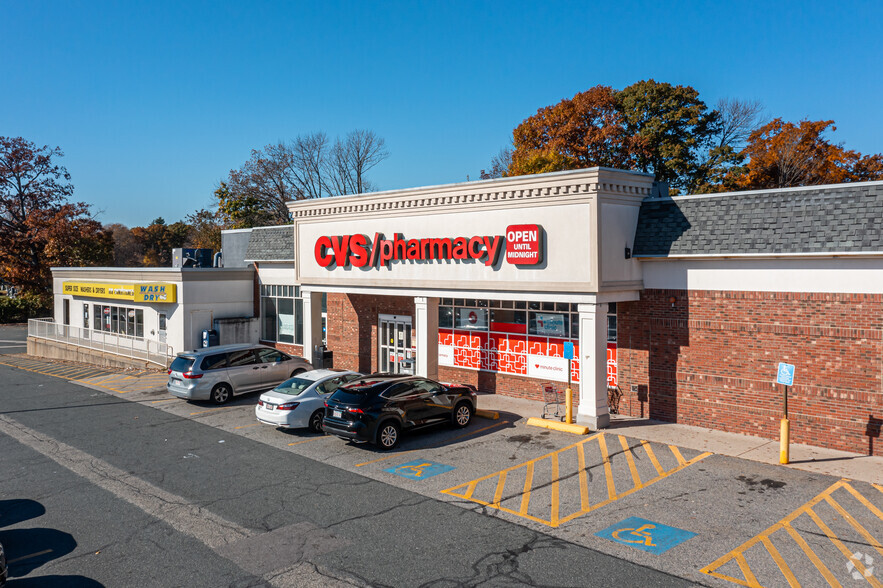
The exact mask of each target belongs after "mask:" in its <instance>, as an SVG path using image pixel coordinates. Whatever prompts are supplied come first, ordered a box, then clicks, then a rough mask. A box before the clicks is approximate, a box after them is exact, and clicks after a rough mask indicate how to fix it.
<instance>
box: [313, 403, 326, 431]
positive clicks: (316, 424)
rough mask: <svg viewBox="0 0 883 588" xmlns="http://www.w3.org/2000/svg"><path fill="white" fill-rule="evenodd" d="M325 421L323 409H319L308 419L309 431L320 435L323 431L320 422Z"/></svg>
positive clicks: (323, 428)
mask: <svg viewBox="0 0 883 588" xmlns="http://www.w3.org/2000/svg"><path fill="white" fill-rule="evenodd" d="M324 420H325V409H324V408H320V409H319V410H317V411H316V412H314V413H313V414H312V416H311V417H310V430H311V431H313V432H315V433H322V432H324V431H325V427H324V426H323V425H322V421H324Z"/></svg>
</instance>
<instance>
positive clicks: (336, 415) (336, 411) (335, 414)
mask: <svg viewBox="0 0 883 588" xmlns="http://www.w3.org/2000/svg"><path fill="white" fill-rule="evenodd" d="M331 414H332V415H333V416H334V418H336V419H340V418H343V413H342V412H340V411H339V410H332V411H331Z"/></svg>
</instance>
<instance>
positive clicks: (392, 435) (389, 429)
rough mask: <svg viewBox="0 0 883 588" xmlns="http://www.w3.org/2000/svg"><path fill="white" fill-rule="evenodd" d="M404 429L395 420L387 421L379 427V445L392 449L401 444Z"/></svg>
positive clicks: (382, 447)
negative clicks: (400, 439) (400, 438)
mask: <svg viewBox="0 0 883 588" xmlns="http://www.w3.org/2000/svg"><path fill="white" fill-rule="evenodd" d="M401 433H402V429H401V427H399V426H398V424H396V422H395V421H386V422H385V423H382V424H381V425H380V427H379V428H378V429H377V445H379V446H380V448H381V449H384V450H388V449H392V448H393V447H395V446H396V445H398V444H399V437H401Z"/></svg>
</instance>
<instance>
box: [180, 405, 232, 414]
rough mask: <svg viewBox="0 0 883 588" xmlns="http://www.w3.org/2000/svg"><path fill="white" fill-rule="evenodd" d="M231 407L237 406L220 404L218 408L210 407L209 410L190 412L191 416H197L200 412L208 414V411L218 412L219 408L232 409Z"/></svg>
mask: <svg viewBox="0 0 883 588" xmlns="http://www.w3.org/2000/svg"><path fill="white" fill-rule="evenodd" d="M231 408H236V407H235V406H219V407H217V408H209V409H207V410H200V411H197V412H191V413H190V416H196V415H198V414H206V413H209V412H217V411H219V410H230V409H231Z"/></svg>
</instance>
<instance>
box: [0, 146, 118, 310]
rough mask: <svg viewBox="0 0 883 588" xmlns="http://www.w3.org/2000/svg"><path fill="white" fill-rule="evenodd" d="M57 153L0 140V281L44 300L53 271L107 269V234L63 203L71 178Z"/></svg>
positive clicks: (81, 206)
mask: <svg viewBox="0 0 883 588" xmlns="http://www.w3.org/2000/svg"><path fill="white" fill-rule="evenodd" d="M62 156H63V154H62V152H61V150H60V149H58V148H57V147H56V148H54V149H52V148H49V147H48V146H43V147H37V146H36V145H35V144H34V143H32V142H30V141H27V140H25V139H23V138H21V137H16V138H9V137H0V277H2V278H3V279H4V280H5V281H7V282H9V283H10V284H12V285H14V286H16V287H18V288H20V289H21V290H22V291H23V292H25V293H30V294H35V295H38V296H43V297H48V295H49V294H50V293H51V292H52V274H51V271H50V269H49V268H50V267H52V266H90V265H107V264H109V263H110V261H111V260H112V259H113V241H112V237H111V234H110V232H109V231H106V230H104V228H103V227H102V226H101V223H99V222H98V221H95V220H94V219H92V218H91V217H90V216H89V207H88V205H86V204H85V203H82V202H76V203H71V202H68V200H67V199H68V197H70V196H71V195H72V194H73V190H74V188H73V185H71V183H70V174H68V172H67V170H66V169H65V168H64V167H62V166H60V165H58V164H57V163H56V162H55V161H54V160H57V159H58V158H60V157H62Z"/></svg>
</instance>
